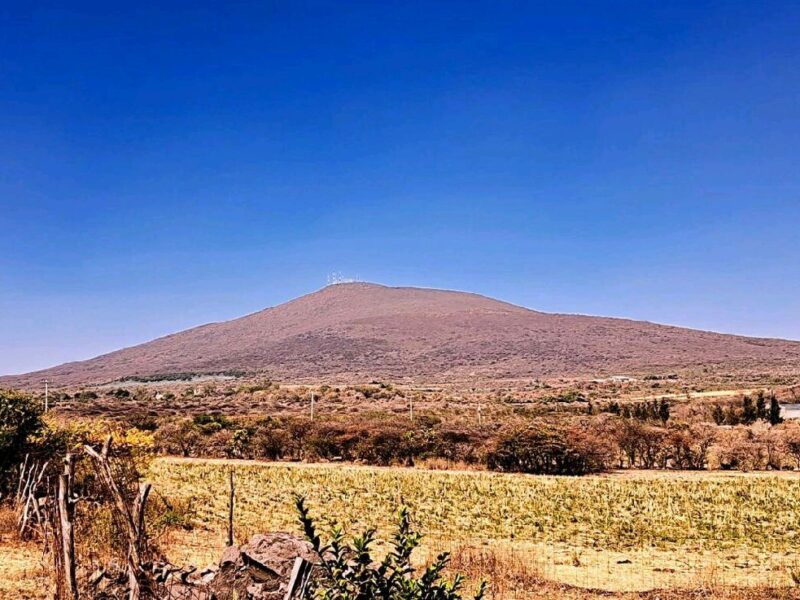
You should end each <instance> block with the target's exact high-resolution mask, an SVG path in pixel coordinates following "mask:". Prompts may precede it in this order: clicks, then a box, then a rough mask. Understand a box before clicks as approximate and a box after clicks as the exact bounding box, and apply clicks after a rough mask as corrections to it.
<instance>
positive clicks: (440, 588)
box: [296, 496, 486, 600]
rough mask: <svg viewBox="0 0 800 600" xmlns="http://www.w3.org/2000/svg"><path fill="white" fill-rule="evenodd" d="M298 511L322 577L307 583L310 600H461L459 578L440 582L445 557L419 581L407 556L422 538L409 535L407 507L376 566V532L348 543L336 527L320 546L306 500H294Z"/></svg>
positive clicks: (482, 593) (478, 598)
mask: <svg viewBox="0 0 800 600" xmlns="http://www.w3.org/2000/svg"><path fill="white" fill-rule="evenodd" d="M296 506H297V511H298V513H299V515H300V523H301V524H302V526H303V532H304V533H305V536H306V538H307V539H308V541H309V542H310V543H311V545H312V547H313V548H314V551H315V552H316V554H317V555H318V556H319V559H320V565H319V567H318V571H319V573H320V575H319V576H317V577H315V578H313V580H312V582H311V594H312V597H314V598H317V599H319V600H371V599H374V598H379V599H381V600H461V598H462V596H461V594H460V589H461V586H462V584H463V579H462V578H461V576H460V575H456V577H455V578H454V579H453V581H452V582H448V581H445V580H444V579H443V577H442V574H443V571H444V569H445V568H446V567H447V565H448V563H449V561H450V555H449V554H448V553H442V554H440V555H439V556H438V557H437V558H436V560H435V561H434V562H433V564H431V565H430V566H428V567H427V568H426V569H425V570H424V572H423V573H422V574H421V575H420V576H419V577H417V574H416V572H415V570H414V568H413V567H412V566H411V553H412V552H413V551H414V549H415V548H416V547H417V546H418V545H419V542H420V539H421V537H422V536H421V535H420V534H419V533H416V532H414V531H412V529H411V519H410V517H409V514H408V510H407V509H406V508H405V507H403V508H401V509H400V517H399V523H398V528H397V533H395V535H394V537H393V538H392V541H391V543H390V546H391V550H390V551H389V552H388V553H387V554H386V557H385V558H384V559H383V560H382V561H381V562H379V563H378V562H375V561H373V558H372V554H371V547H372V544H373V543H374V541H375V530H374V529H368V530H367V531H365V532H364V533H363V534H362V535H360V536H356V537H355V538H353V539H352V540H351V541H349V542H348V541H347V540H346V539H345V534H344V531H343V530H342V528H341V527H340V526H338V525H336V526H334V527H333V529H332V531H331V537H330V541H328V542H327V543H323V541H322V538H321V536H320V535H319V534H318V533H317V529H316V526H315V524H314V520H313V519H312V518H311V516H310V514H309V511H308V508H307V507H306V505H305V499H304V498H303V497H301V496H298V497H297V498H296ZM485 594H486V584H485V583H482V584H481V586H480V589H479V590H478V593H477V595H476V596H475V600H481V599H482V598H483V597H484V596H485Z"/></svg>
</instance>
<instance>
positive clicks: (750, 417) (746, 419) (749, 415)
mask: <svg viewBox="0 0 800 600" xmlns="http://www.w3.org/2000/svg"><path fill="white" fill-rule="evenodd" d="M757 418H758V412H757V411H756V407H755V405H754V404H753V399H752V398H751V397H750V396H745V397H744V398H742V423H744V424H745V425H752V424H753V423H755V422H756V419H757Z"/></svg>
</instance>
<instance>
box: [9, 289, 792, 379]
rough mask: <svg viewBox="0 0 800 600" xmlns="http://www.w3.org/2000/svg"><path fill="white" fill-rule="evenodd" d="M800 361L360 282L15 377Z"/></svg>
mask: <svg viewBox="0 0 800 600" xmlns="http://www.w3.org/2000/svg"><path fill="white" fill-rule="evenodd" d="M700 365H702V366H712V367H717V366H718V367H724V368H730V369H738V368H748V369H752V368H778V367H795V368H796V367H798V366H800V342H791V341H785V340H774V339H757V338H746V337H740V336H732V335H723V334H718V333H710V332H704V331H696V330H691V329H684V328H679V327H670V326H664V325H656V324H653V323H646V322H640V321H629V320H624V319H610V318H603V317H588V316H578V315H560V314H547V313H541V312H536V311H532V310H528V309H526V308H521V307H518V306H514V305H511V304H507V303H505V302H500V301H497V300H492V299H490V298H486V297H483V296H479V295H476V294H468V293H463V292H451V291H442V290H430V289H418V288H390V287H384V286H381V285H375V284H366V283H351V284H337V285H333V286H329V287H326V288H324V289H322V290H320V291H318V292H315V293H312V294H309V295H307V296H303V297H301V298H298V299H296V300H292V301H291V302H287V303H285V304H281V305H280V306H276V307H273V308H268V309H266V310H262V311H260V312H257V313H254V314H251V315H247V316H245V317H241V318H239V319H234V320H232V321H226V322H223V323H212V324H208V325H203V326H201V327H196V328H194V329H189V330H187V331H183V332H180V333H176V334H173V335H168V336H166V337H163V338H159V339H156V340H153V341H151V342H148V343H145V344H141V345H139V346H134V347H131V348H125V349H123V350H118V351H116V352H112V353H110V354H106V355H103V356H98V357H96V358H93V359H91V360H86V361H81V362H73V363H67V364H64V365H61V366H58V367H53V368H51V369H47V370H44V371H38V372H35V373H29V374H26V375H19V376H9V377H3V378H0V385H4V386H20V387H27V386H34V385H36V386H38V385H39V384H40V382H41V381H42V379H43V378H45V377H46V378H48V379H49V380H50V381H52V382H53V383H54V384H56V385H76V384H84V383H85V384H89V383H104V382H109V381H112V380H115V379H120V378H123V377H127V376H132V375H154V374H165V373H181V372H217V371H223V370H246V371H258V372H264V373H266V374H267V375H268V376H271V377H274V378H277V379H284V380H286V379H295V380H298V379H304V380H313V379H323V378H324V379H334V378H337V379H349V380H358V379H360V380H363V379H368V378H388V379H399V378H406V377H408V378H413V379H415V380H426V381H434V380H444V379H452V380H457V379H458V380H463V379H467V378H472V377H476V378H481V379H485V378H526V377H548V376H562V375H563V376H567V375H601V374H614V373H637V372H639V373H641V372H645V371H663V370H666V369H681V368H686V367H695V366H700Z"/></svg>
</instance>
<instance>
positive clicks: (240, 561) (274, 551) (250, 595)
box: [208, 533, 316, 600]
mask: <svg viewBox="0 0 800 600" xmlns="http://www.w3.org/2000/svg"><path fill="white" fill-rule="evenodd" d="M298 556H300V557H302V558H304V559H306V560H308V561H312V562H313V561H315V558H316V554H315V553H314V550H313V549H312V548H311V544H309V543H308V542H305V541H303V540H301V539H299V538H297V537H295V536H293V535H291V534H288V533H268V534H264V535H261V534H259V535H254V536H253V537H251V538H250V540H249V541H248V542H247V543H246V544H243V545H242V546H241V547H239V548H236V547H234V546H231V547H229V548H226V549H225V552H224V553H223V555H222V558H221V559H220V562H219V569H218V571H217V573H216V575H215V576H214V578H213V580H212V581H211V583H210V584H209V586H208V587H209V590H210V591H211V592H212V594H213V593H216V594H217V595H218V596H220V597H223V595H224V594H229V595H230V594H238V597H240V598H243V599H244V598H247V599H248V600H283V598H284V596H285V594H286V589H287V587H288V583H289V577H290V576H291V573H292V567H293V566H294V561H295V559H296V558H297V557H298ZM225 597H227V596H225Z"/></svg>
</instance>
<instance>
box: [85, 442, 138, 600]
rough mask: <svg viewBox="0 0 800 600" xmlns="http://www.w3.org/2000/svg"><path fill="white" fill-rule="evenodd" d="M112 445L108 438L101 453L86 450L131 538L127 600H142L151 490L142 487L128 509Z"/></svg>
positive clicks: (90, 448)
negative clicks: (116, 473) (115, 470)
mask: <svg viewBox="0 0 800 600" xmlns="http://www.w3.org/2000/svg"><path fill="white" fill-rule="evenodd" d="M111 442H112V438H111V436H109V437H108V439H107V440H106V442H105V444H103V448H102V450H101V451H100V452H97V451H96V450H95V449H94V448H92V447H91V446H89V445H88V444H87V445H85V446H84V448H85V450H86V453H87V454H88V455H89V456H91V457H92V458H93V459H94V461H95V463H96V465H97V473H98V475H99V476H100V479H101V480H102V481H103V483H104V484H105V486H106V488H107V489H108V491H109V493H110V494H111V497H112V498H113V500H114V505H115V507H116V509H117V512H118V513H119V514H120V516H121V517H122V522H123V525H124V527H125V532H126V533H127V537H128V587H129V588H130V595H129V596H128V598H129V600H139V597H140V596H141V585H140V582H139V577H140V574H141V565H142V551H143V550H144V546H145V544H146V541H147V540H146V535H145V525H144V514H145V509H146V507H147V498H148V496H149V494H150V488H151V486H150V484H149V483H144V484H141V485H140V486H139V494H138V495H137V497H136V500H135V501H134V504H133V507H130V506H129V505H128V503H127V502H126V500H125V495H124V494H123V493H122V489H121V488H120V486H119V484H118V483H117V481H116V480H115V479H114V473H113V471H112V470H111V462H110V461H109V458H108V453H109V451H110V450H111Z"/></svg>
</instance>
